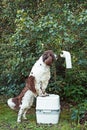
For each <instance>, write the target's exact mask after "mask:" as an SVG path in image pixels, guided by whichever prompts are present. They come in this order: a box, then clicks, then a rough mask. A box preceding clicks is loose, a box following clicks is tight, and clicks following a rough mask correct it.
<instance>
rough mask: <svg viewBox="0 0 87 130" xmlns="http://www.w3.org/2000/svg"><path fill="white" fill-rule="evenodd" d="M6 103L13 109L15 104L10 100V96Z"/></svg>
mask: <svg viewBox="0 0 87 130" xmlns="http://www.w3.org/2000/svg"><path fill="white" fill-rule="evenodd" d="M7 103H8V106H9V107H10V108H11V109H13V110H14V107H15V104H14V103H13V102H12V98H10V99H8V101H7Z"/></svg>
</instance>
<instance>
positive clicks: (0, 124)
mask: <svg viewBox="0 0 87 130" xmlns="http://www.w3.org/2000/svg"><path fill="white" fill-rule="evenodd" d="M27 117H28V120H26V121H24V120H23V121H22V123H20V124H18V123H17V122H16V119H17V112H15V111H13V110H11V109H10V108H9V107H8V106H7V104H6V101H3V103H2V101H1V103H0V130H87V128H86V126H81V125H79V124H78V125H77V124H75V123H74V122H72V121H71V119H70V111H69V110H68V109H63V110H62V111H61V114H60V120H59V122H58V124H56V125H39V124H37V123H36V115H35V108H34V107H32V108H31V109H30V111H29V112H28V114H27Z"/></svg>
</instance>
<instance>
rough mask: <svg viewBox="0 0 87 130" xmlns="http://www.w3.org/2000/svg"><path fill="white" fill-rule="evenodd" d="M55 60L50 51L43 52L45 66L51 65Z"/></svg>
mask: <svg viewBox="0 0 87 130" xmlns="http://www.w3.org/2000/svg"><path fill="white" fill-rule="evenodd" d="M54 59H55V56H54V53H53V51H52V50H48V51H45V52H44V54H43V62H45V63H46V64H47V65H49V66H50V65H51V64H52V63H53V61H54Z"/></svg>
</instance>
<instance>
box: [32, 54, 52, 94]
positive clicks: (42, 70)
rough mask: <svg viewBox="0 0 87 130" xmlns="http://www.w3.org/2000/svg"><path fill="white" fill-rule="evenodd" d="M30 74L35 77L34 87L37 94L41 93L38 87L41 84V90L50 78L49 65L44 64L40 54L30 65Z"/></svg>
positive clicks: (45, 86)
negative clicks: (32, 64) (31, 65)
mask: <svg viewBox="0 0 87 130" xmlns="http://www.w3.org/2000/svg"><path fill="white" fill-rule="evenodd" d="M30 75H32V76H34V77H35V88H36V91H37V92H38V94H39V95H42V91H41V89H40V87H41V86H42V89H43V91H44V90H45V89H46V88H47V85H48V82H49V79H50V66H48V65H46V64H45V63H44V62H43V60H42V56H41V57H40V58H39V60H38V61H36V63H35V64H34V66H33V67H32V70H31V72H30Z"/></svg>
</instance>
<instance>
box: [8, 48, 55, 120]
mask: <svg viewBox="0 0 87 130" xmlns="http://www.w3.org/2000/svg"><path fill="white" fill-rule="evenodd" d="M56 58H57V57H56V55H55V54H54V53H53V51H52V50H48V51H45V52H44V54H43V55H42V56H41V57H40V58H39V59H38V60H37V61H36V63H35V64H34V66H33V67H32V70H31V72H30V75H29V77H28V79H27V81H26V85H25V87H24V89H23V90H22V92H21V93H20V94H19V95H18V96H17V97H15V98H10V99H8V101H7V103H8V106H9V107H10V108H11V109H14V110H15V109H19V112H18V118H17V122H21V118H22V116H23V118H24V119H26V112H27V110H28V109H29V108H30V107H31V106H32V104H33V101H34V97H36V96H38V95H39V96H44V95H46V92H45V90H46V88H47V85H48V82H49V79H50V66H51V64H52V63H53V61H54V60H55V59H56Z"/></svg>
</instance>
